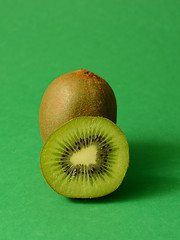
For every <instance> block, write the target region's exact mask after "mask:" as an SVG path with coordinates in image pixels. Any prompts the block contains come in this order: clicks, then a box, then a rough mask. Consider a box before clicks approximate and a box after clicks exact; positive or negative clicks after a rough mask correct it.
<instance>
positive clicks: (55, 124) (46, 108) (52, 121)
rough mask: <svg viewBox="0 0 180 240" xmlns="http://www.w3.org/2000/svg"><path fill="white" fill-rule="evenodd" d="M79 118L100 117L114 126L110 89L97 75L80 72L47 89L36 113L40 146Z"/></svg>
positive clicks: (112, 99) (114, 104) (114, 112)
mask: <svg viewBox="0 0 180 240" xmlns="http://www.w3.org/2000/svg"><path fill="white" fill-rule="evenodd" d="M81 116H101V117H105V118H108V119H110V120H111V121H113V122H114V123H116V117H117V104H116V98H115V95H114V92H113V90H112V88H111V87H110V86H109V84H108V83H107V82H106V81H105V80H104V79H103V78H101V77H99V76H98V75H96V74H94V73H92V72H90V71H87V70H85V69H80V70H77V71H73V72H70V73H66V74H63V75H61V76H60V77H58V78H56V79H55V80H54V81H53V82H52V83H51V84H50V85H49V86H48V88H47V89H46V91H45V93H44V95H43V98H42V101H41V105H40V111H39V126H40V134H41V138H42V140H43V142H45V141H46V139H47V138H48V137H49V136H50V135H51V134H52V133H53V132H54V131H55V130H57V129H58V128H59V127H60V126H62V125H63V124H65V123H66V122H68V121H69V120H71V119H73V118H76V117H81Z"/></svg>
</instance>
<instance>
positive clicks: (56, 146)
mask: <svg viewBox="0 0 180 240" xmlns="http://www.w3.org/2000/svg"><path fill="white" fill-rule="evenodd" d="M128 165H129V146H128V142H127V139H126V137H125V135H124V133H123V132H122V131H121V130H120V128H119V127H117V125H116V124H114V123H113V122H112V121H111V120H109V119H107V118H104V117H78V118H74V119H72V120H70V121H69V122H67V123H66V124H64V125H63V126H62V127H60V128H59V129H58V130H56V131H55V132H54V133H53V134H52V135H51V136H50V137H49V138H48V139H47V141H46V143H45V144H44V146H43V148H42V151H41V154H40V166H41V171H42V173H43V176H44V178H45V180H46V182H47V183H48V184H49V186H50V187H51V188H52V189H53V190H54V191H55V192H57V193H59V194H61V195H63V196H66V197H70V198H97V197H102V196H105V195H107V194H109V193H111V192H113V191H114V190H116V189H117V188H118V187H119V185H120V184H121V182H122V180H123V178H124V176H125V174H126V171H127V168H128Z"/></svg>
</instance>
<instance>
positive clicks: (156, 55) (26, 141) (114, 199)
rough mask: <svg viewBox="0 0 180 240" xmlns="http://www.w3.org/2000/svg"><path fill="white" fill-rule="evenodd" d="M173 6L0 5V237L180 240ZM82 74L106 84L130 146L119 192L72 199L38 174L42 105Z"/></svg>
mask: <svg viewBox="0 0 180 240" xmlns="http://www.w3.org/2000/svg"><path fill="white" fill-rule="evenodd" d="M179 12H180V1H178V0H151V1H147V0H134V1H130V0H126V1H122V0H120V1H119V0H115V1H103V0H101V1H95V0H92V1H87V0H85V1H84V0H81V1H80V0H74V1H73V0H70V1H59V0H56V1H53V0H52V1H45V0H44V1H42V0H36V1H35V0H33V1H23V0H17V1H13V0H8V1H1V3H0V34H1V37H0V83H1V85H0V113H1V114H0V134H1V138H0V146H1V151H0V192H1V194H0V219H1V220H0V239H2V240H6V239H7V240H14V239H15V240H16V239H17V240H21V239H23V240H24V239H26V240H30V239H33V240H34V239H38V240H39V239H40V240H41V239H43V240H44V239H48V240H49V239H50V240H51V239H54V240H57V239H61V240H65V239H71V240H77V239H94V238H97V239H98V240H104V239H111V240H115V239H123V240H124V239H128V240H131V239H133V240H134V239H141V240H148V239H157V240H159V239H163V240H164V239H168V240H169V239H173V240H174V239H180V231H179V217H180V216H179V212H180V208H179V196H180V194H179V193H180V191H179V183H180V181H179V175H180V171H179V159H180V128H179V125H180V113H179V109H180V98H179V92H180V67H179V66H180V65H179V63H180V28H179V26H180V14H179ZM80 68H86V69H87V70H91V71H93V72H95V73H96V74H98V75H100V76H102V77H103V78H104V79H105V80H107V81H108V83H109V84H110V85H111V86H112V88H113V90H114V92H115V95H116V97H117V102H118V122H117V124H118V126H119V127H120V128H121V129H122V130H123V131H124V133H125V134H126V136H127V138H128V141H129V145H130V167H129V170H128V173H127V176H126V178H125V180H124V181H123V184H122V185H121V186H120V188H119V189H118V190H117V191H116V192H114V193H113V194H111V195H109V196H108V197H105V198H102V199H97V200H90V201H89V200H85V201H82V200H81V201H80V200H71V199H67V198H65V197H61V196H59V195H58V194H56V193H55V192H53V190H51V188H50V187H49V186H48V185H47V184H46V182H45V181H44V179H43V177H42V174H41V171H40V167H39V155H40V151H41V148H42V141H41V138H40V133H39V123H38V114H39V106H40V102H41V98H42V96H43V93H44V91H45V89H46V88H47V86H48V85H49V84H50V82H51V81H52V80H53V79H55V78H56V77H58V76H59V75H61V74H63V73H66V72H70V71H74V70H77V69H80Z"/></svg>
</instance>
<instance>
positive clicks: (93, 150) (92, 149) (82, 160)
mask: <svg viewBox="0 0 180 240" xmlns="http://www.w3.org/2000/svg"><path fill="white" fill-rule="evenodd" d="M96 157H97V147H96V146H95V145H90V146H88V147H85V148H81V149H80V150H79V151H78V152H75V153H73V155H72V156H71V158H70V162H71V163H72V164H73V165H76V164H84V165H87V166H88V165H90V164H96Z"/></svg>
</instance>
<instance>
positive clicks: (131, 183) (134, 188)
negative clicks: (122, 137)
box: [69, 141, 180, 204]
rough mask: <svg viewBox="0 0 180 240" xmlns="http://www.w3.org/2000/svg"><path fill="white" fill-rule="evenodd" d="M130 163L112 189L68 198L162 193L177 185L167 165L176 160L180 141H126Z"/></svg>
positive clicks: (130, 197) (122, 197) (112, 199)
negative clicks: (115, 186) (105, 193)
mask: <svg viewBox="0 0 180 240" xmlns="http://www.w3.org/2000/svg"><path fill="white" fill-rule="evenodd" d="M129 149H130V165H129V168H128V171H127V174H126V176H125V178H124V180H123V182H122V184H121V185H120V187H119V188H118V189H117V190H116V191H114V192H113V193H111V194H109V195H107V196H104V197H100V198H94V199H69V201H72V202H75V203H85V204H87V203H88V204H93V203H107V202H117V201H131V200H134V199H139V198H148V197H151V196H154V195H165V194H168V193H169V192H170V191H175V190H176V189H177V188H178V179H177V178H176V177H174V176H172V175H173V174H172V173H171V169H174V168H177V167H178V164H179V161H178V159H179V156H180V145H177V144H175V143H167V142H166V143H165V142H164V143H162V142H153V143H152V142H150V141H149V142H142V143H141V142H130V143H129Z"/></svg>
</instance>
